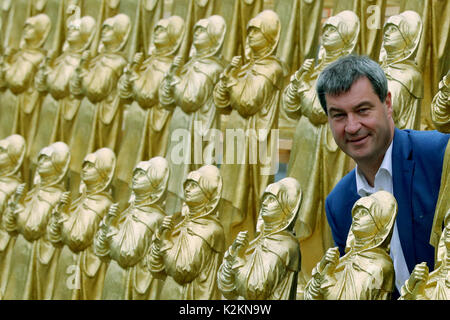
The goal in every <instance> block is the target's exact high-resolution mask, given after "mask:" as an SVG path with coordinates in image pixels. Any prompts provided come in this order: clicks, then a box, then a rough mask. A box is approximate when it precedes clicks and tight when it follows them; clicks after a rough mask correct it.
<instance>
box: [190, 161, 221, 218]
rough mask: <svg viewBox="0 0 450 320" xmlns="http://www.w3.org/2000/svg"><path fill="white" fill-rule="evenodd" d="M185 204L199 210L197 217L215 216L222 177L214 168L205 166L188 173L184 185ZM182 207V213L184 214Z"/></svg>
mask: <svg viewBox="0 0 450 320" xmlns="http://www.w3.org/2000/svg"><path fill="white" fill-rule="evenodd" d="M183 187H184V193H185V203H186V204H187V207H189V209H191V211H192V208H195V209H199V210H198V212H200V213H199V216H206V215H209V214H215V213H216V210H217V206H218V205H219V201H220V198H221V196H222V177H221V175H220V171H219V169H218V168H217V167H216V166H213V165H205V166H203V167H201V168H200V169H198V170H195V171H191V172H189V174H188V176H187V178H186V180H185V182H184V184H183ZM187 207H184V209H183V213H186V211H185V210H187Z"/></svg>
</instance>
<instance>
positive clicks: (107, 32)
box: [102, 23, 117, 44]
mask: <svg viewBox="0 0 450 320" xmlns="http://www.w3.org/2000/svg"><path fill="white" fill-rule="evenodd" d="M102 42H103V43H105V44H114V43H116V42H117V39H116V34H115V33H114V29H113V26H112V25H110V24H107V23H105V24H104V25H103V26H102Z"/></svg>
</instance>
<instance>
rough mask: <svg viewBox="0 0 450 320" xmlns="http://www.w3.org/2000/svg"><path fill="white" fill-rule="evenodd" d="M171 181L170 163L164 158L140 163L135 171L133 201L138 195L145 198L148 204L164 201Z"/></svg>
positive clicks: (132, 185) (132, 187) (132, 186)
mask: <svg viewBox="0 0 450 320" xmlns="http://www.w3.org/2000/svg"><path fill="white" fill-rule="evenodd" d="M168 181H169V163H168V161H167V160H166V159H165V158H163V157H154V158H151V159H150V160H148V161H141V162H139V163H138V164H137V165H136V167H135V168H134V170H133V179H132V182H131V189H132V199H130V202H131V201H133V200H134V198H135V197H136V194H138V196H139V197H145V198H146V199H148V201H145V203H146V204H154V203H161V202H162V201H164V199H165V196H166V190H167V183H168Z"/></svg>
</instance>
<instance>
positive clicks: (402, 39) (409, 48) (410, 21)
mask: <svg viewBox="0 0 450 320" xmlns="http://www.w3.org/2000/svg"><path fill="white" fill-rule="evenodd" d="M422 29H423V24H422V19H421V18H420V16H419V14H418V13H417V12H415V11H411V10H408V11H404V12H402V13H400V14H398V15H394V16H391V17H389V19H388V20H387V21H386V22H385V24H384V28H383V30H384V38H383V47H382V49H381V53H380V60H381V61H382V62H384V60H385V59H386V57H387V55H388V54H389V51H396V52H398V53H397V54H398V55H399V56H398V57H395V61H397V62H399V61H403V60H406V59H414V58H415V56H416V54H417V48H418V47H419V43H420V38H421V36H422ZM393 32H398V33H399V35H400V36H399V37H397V38H395V37H394V35H392V34H391V33H393Z"/></svg>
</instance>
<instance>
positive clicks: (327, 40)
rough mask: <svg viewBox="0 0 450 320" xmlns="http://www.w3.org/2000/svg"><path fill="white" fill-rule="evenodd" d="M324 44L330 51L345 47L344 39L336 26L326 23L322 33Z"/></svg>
mask: <svg viewBox="0 0 450 320" xmlns="http://www.w3.org/2000/svg"><path fill="white" fill-rule="evenodd" d="M322 45H323V47H324V48H325V49H326V50H328V51H337V50H339V49H342V48H343V47H344V41H343V40H342V37H341V35H340V34H339V32H338V31H337V29H336V27H334V26H332V25H326V26H325V28H324V30H323V33H322Z"/></svg>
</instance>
